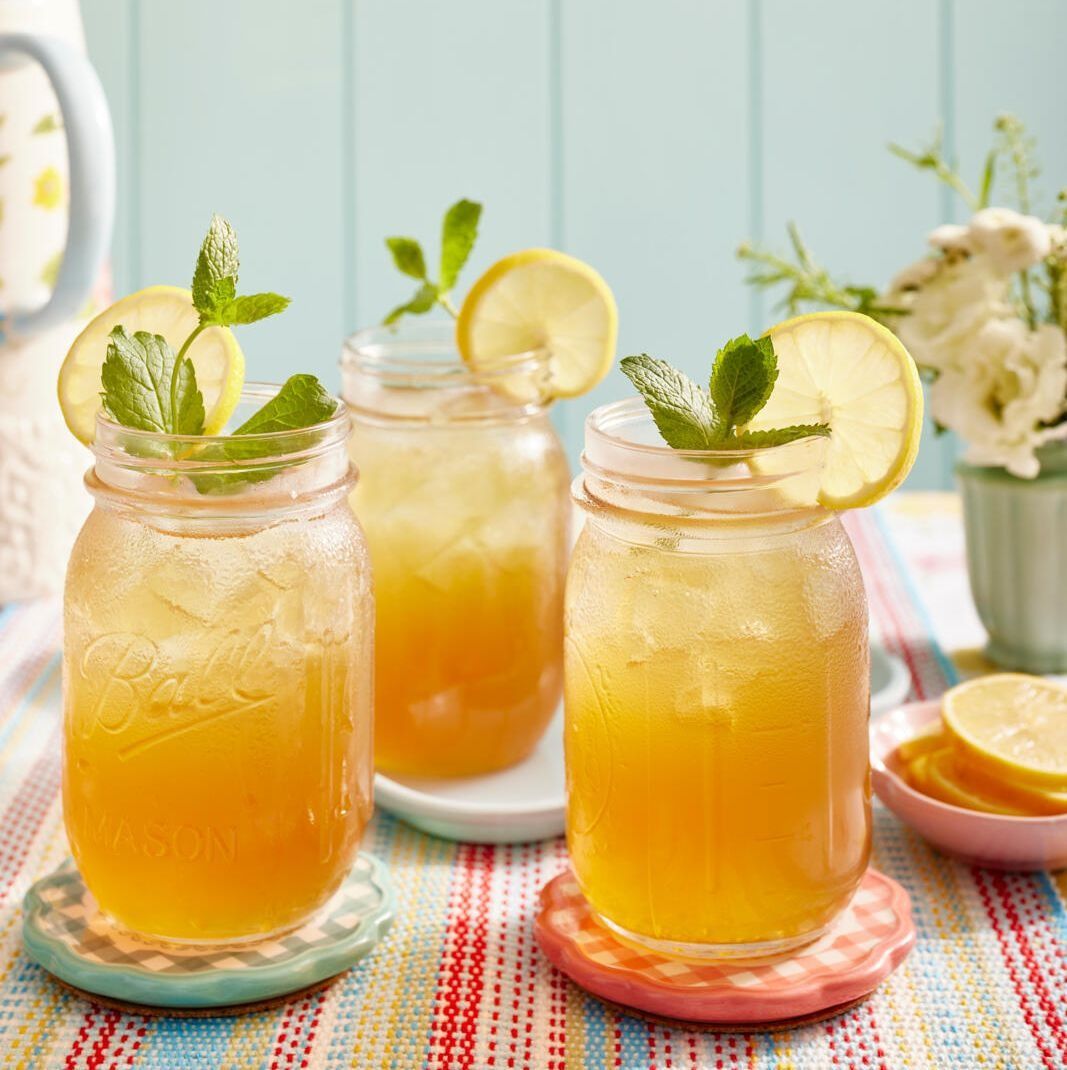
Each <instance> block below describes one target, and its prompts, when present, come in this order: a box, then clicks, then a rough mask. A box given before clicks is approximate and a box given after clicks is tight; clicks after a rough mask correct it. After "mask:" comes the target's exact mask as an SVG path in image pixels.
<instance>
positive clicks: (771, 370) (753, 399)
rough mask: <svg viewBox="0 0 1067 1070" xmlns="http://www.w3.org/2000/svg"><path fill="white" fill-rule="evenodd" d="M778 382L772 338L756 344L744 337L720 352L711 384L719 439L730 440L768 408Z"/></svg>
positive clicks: (758, 340) (713, 369)
mask: <svg viewBox="0 0 1067 1070" xmlns="http://www.w3.org/2000/svg"><path fill="white" fill-rule="evenodd" d="M777 378H778V359H777V357H775V355H774V346H773V344H772V343H771V340H770V339H769V338H758V339H756V341H753V340H752V339H751V338H749V336H748V335H747V334H742V335H739V336H738V337H737V338H731V339H730V341H729V342H727V343H726V345H724V346H723V347H722V349H720V350H719V352H718V354H717V355H716V357H715V363H714V364H713V365H712V368H711V379H710V382H709V384H708V385H709V390H710V393H711V400H712V402H713V403H714V405H715V416H716V420H715V426H716V433H717V436H718V438H719V439H726V438H729V437H730V434H731V433H732V431H733V429H734V428H735V427H739V426H744V425H745V424H747V423H748V422H749V420H751V419H752V417H753V416H755V415H756V413H757V412H759V411H760V409H762V408H763V406H764V405H766V404H767V399H768V398H769V397H770V396H771V391H772V390H773V389H774V384H775V381H776V380H777Z"/></svg>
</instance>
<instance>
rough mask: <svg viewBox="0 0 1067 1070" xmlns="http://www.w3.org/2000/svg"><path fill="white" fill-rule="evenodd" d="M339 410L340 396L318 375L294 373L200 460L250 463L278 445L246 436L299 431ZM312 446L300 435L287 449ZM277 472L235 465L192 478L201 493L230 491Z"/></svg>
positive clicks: (272, 468)
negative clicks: (275, 392) (227, 469)
mask: <svg viewBox="0 0 1067 1070" xmlns="http://www.w3.org/2000/svg"><path fill="white" fill-rule="evenodd" d="M336 412H337V399H336V398H334V397H333V396H332V395H331V394H330V392H329V391H328V390H327V389H326V388H325V387H324V386H323V385H322V383H320V382H319V381H318V379H316V378H315V376H314V375H291V376H290V377H289V378H288V379H286V381H285V382H284V383H283V384H282V388H281V390H279V391H278V393H277V394H275V395H274V397H272V398H271V399H270V401H268V402H267V403H266V404H265V405H264V406H263V407H262V408H261V409H259V410H257V411H256V412H254V413H253V414H252V415H251V416H250V417H249V418H248V419H247V420H245V422H244V423H243V424H241V426H240V427H238V428H237V429H236V430H235V431H233V432H232V433H231V434H229V435H227V436H226V437H225V438H224V439H222V440H221V441H219V442H216V443H212V444H211V445H210V446H207V447H205V448H204V449H202V450H201V451H200V452H199V453H197V454H196V460H198V461H221V462H234V461H236V462H239V463H244V464H249V463H250V462H255V461H257V460H260V459H261V458H265V457H271V456H273V455H274V454H276V453H277V450H278V445H277V443H276V442H274V441H272V440H271V439H266V440H263V439H255V438H252V439H249V438H245V437H244V436H246V435H277V434H279V433H281V432H283V431H298V430H300V429H301V428H304V427H313V426H314V425H315V424H321V423H324V422H325V421H326V420H329V419H330V418H331V417H332V416H333V415H334V414H335V413H336ZM309 445H311V442H310V441H304V436H298V437H297V438H296V440H295V441H292V440H291V441H289V442H288V443H287V445H286V452H288V453H296V452H298V451H299V450H301V449H304V448H306V447H307V446H309ZM276 473H277V467H276V466H271V465H267V466H266V467H264V468H256V467H255V465H254V464H252V465H251V467H249V468H246V469H242V468H235V469H234V470H233V471H230V472H216V473H212V474H210V475H206V474H205V475H193V476H192V480H193V483H194V484H195V485H196V489H197V490H199V491H200V493H201V494H217V493H220V492H221V493H226V492H228V491H230V490H233V489H234V488H236V487H240V486H243V485H244V484H247V483H260V482H262V481H263V480H265V479H270V478H271V476H273V475H275V474H276Z"/></svg>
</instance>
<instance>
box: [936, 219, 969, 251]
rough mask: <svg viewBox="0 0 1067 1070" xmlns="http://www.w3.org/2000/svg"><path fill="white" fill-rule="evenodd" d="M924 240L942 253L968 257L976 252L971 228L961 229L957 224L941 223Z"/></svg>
mask: <svg viewBox="0 0 1067 1070" xmlns="http://www.w3.org/2000/svg"><path fill="white" fill-rule="evenodd" d="M926 240H927V241H928V242H929V243H930V244H931V245H932V246H933V247H934V248H935V249H939V250H940V251H941V252H943V253H959V254H961V255H970V254H971V253H973V252H975V251H976V249H975V244H974V238H973V236H972V234H971V228H970V227H961V226H960V225H959V224H958V223H942V224H941V226H939V227H936V228H935V229H934V230H932V231H930V235H929V237H928V238H927V239H926Z"/></svg>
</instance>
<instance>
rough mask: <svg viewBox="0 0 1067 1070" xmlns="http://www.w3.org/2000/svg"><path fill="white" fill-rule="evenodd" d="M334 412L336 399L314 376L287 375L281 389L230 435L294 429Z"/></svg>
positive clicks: (328, 416)
mask: <svg viewBox="0 0 1067 1070" xmlns="http://www.w3.org/2000/svg"><path fill="white" fill-rule="evenodd" d="M336 411H337V399H336V398H335V397H334V396H333V395H332V394H331V393H330V392H329V391H328V390H327V389H326V388H325V387H324V386H323V385H322V383H320V382H319V381H318V379H316V378H315V376H314V375H291V376H289V378H288V379H286V380H285V382H284V383H283V384H282V388H281V390H279V391H278V393H277V394H275V395H274V397H272V398H271V399H270V401H268V402H267V403H266V405H264V406H263V408H261V409H259V410H258V411H257V412H255V413H253V414H252V415H251V416H250V417H249V418H248V419H247V420H245V422H244V423H243V424H241V426H240V427H238V428H237V430H236V431H234V432H233V434H234V435H273V434H277V433H278V432H280V431H295V430H298V429H299V428H301V427H311V426H312V425H313V424H321V423H322V422H323V421H325V420H328V419H330V417H331V416H333V414H334V413H335V412H336ZM259 445H260V446H262V445H263V444H262V443H259Z"/></svg>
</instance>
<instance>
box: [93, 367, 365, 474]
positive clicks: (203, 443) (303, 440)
mask: <svg viewBox="0 0 1067 1070" xmlns="http://www.w3.org/2000/svg"><path fill="white" fill-rule="evenodd" d="M281 388H282V384H280V383H267V382H260V381H253V382H246V383H245V384H244V385H243V386H242V388H241V396H240V400H239V401H238V405H244V404H254V403H255V404H258V405H259V406H262V405H263V404H266V402H268V401H270V400H271V399H272V398H274V397H275V396H277V394H278V393H279V391H280V390H281ZM331 397H332V398H333V400H334V402H335V408H334V413H333V415H332V416H331V417H330V418H329V419H328V420H323V421H321V422H319V423H316V424H310V425H309V426H307V427H296V428H288V429H286V430H284V431H263V432H255V433H253V434H249V435H240V436H237V437H238V438H239V440H240V441H241V442H242V444H244V443H247V444H249V445H253V446H254V445H260V446H267V445H273V444H277V446H278V449H277V450H271V451H269V452H264V453H258V451H257V454H258V455H257V458H256V459H257V460H258V461H259V462H260V463H261V464H276V463H278V462H280V461H285V460H289V459H292V458H293V456H294V455H296V454H299V455H301V456H307V452H308V446H307V440H308V438H309V436H311V437H312V438H313V439H314V440H315V446H314V452H315V453H320V452H322V450H323V449H325V448H328V447H330V446H332V445H334V444H335V443H336V442H337V441H344V440H345V439H346V438H347V436H348V425H349V417H348V410H347V409H346V407H345V404H344V402H343V401H342V400H341V399H340V398H339V397H337V396H336V395H331ZM96 430H97V433H96V438H95V439H94V441H93V443H92V444H91V446H90V449H91V450H92V451H93V454H94V455H95V456H96V457H97V459H98V460H106V461H112V462H121V463H122V464H124V465H128V466H132V467H137V466H139V465H142V464H143V465H145V466H147V467H154V468H158V467H160V465H161V462H162V458H163V457H164V456H165V457H167V460H166V465H167V466H168V467H171V466H173V467H174V468H175V469H176V470H181V471H186V470H189V471H192V470H195V469H198V468H203V467H205V466H208V467H214V468H218V467H219V466H220V464H222V463H224V462H222V461H219V460H214V461H202V460H197V459H196V458H195V457H188V458H182V457H181V456H180V452H181V448H182V447H189V448H193V447H199V449H200V450H203V448H204V447H210V446H216V445H225V444H227V443H232V442H233V441H234V438H235V436H233V435H229V434H215V435H175V434H169V433H166V432H163V431H145V430H142V429H140V428H134V427H126V426H125V425H124V424H120V423H118V422H117V421H116V420H112V419H111V418H110V417H109V416H108V415H107V414H106V413H105V412H104V411H103V409H101V410H100V411H99V412H98V413H97V415H96ZM101 432H102V434H101ZM127 443H128V444H131V445H132V444H137V445H140V446H143V447H145V452H144V453H136V452H131V451H130V449H128V448H127V446H126V444H127ZM153 449H154V450H155V451H156V452H155V453H153V452H152V450H153ZM225 463H228V464H231V465H235V466H236V465H237V464H238V462H236V461H233V460H229V461H227V462H225Z"/></svg>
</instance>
